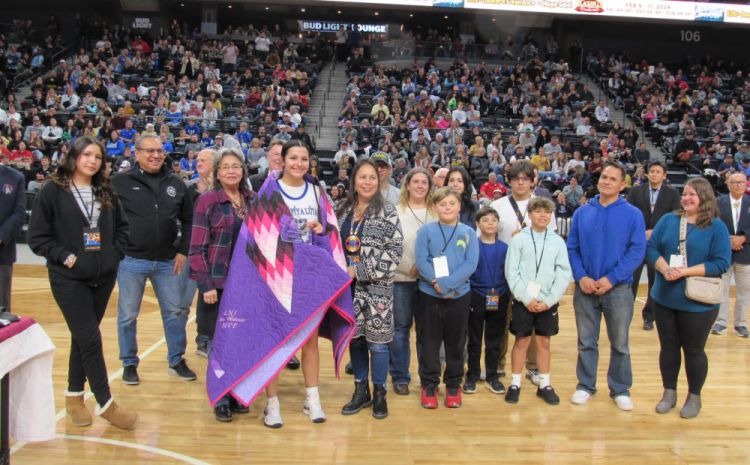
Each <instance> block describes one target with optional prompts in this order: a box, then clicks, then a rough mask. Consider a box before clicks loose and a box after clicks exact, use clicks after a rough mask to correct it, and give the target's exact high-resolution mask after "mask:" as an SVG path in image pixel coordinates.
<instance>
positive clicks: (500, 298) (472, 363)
mask: <svg viewBox="0 0 750 465" xmlns="http://www.w3.org/2000/svg"><path fill="white" fill-rule="evenodd" d="M476 221H477V229H478V230H479V232H480V234H481V236H480V238H479V264H478V265H477V270H476V271H475V272H474V274H473V275H472V276H471V280H470V283H471V311H470V312H469V345H468V352H469V368H468V370H467V371H466V381H465V382H464V388H463V391H464V392H465V393H466V394H474V393H475V392H477V381H479V377H480V374H481V371H480V358H481V357H482V335H483V334H484V366H485V372H486V373H487V375H486V377H485V380H486V382H487V387H488V388H489V390H490V391H492V392H494V393H495V394H503V393H505V386H503V383H502V382H500V376H499V374H498V370H497V367H498V360H499V359H500V346H501V345H502V341H503V337H504V336H505V320H506V317H507V315H508V303H509V301H510V293H509V292H508V283H507V282H506V281H505V255H506V253H507V252H508V244H506V243H505V242H503V241H501V240H500V239H498V237H497V229H498V224H499V222H500V215H499V214H498V213H497V210H495V209H494V208H492V207H482V208H481V209H480V210H479V212H477V215H476Z"/></svg>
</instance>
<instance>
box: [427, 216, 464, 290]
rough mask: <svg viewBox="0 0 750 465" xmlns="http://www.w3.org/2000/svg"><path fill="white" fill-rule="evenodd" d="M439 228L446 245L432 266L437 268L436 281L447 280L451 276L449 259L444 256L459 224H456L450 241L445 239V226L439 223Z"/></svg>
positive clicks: (433, 260)
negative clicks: (439, 279) (438, 279)
mask: <svg viewBox="0 0 750 465" xmlns="http://www.w3.org/2000/svg"><path fill="white" fill-rule="evenodd" d="M438 228H440V235H442V236H443V243H444V245H443V250H441V251H440V255H439V256H437V257H434V258H433V259H432V266H433V267H434V268H435V279H437V278H445V277H446V276H448V275H449V274H450V270H449V269H448V257H446V256H445V255H443V252H445V249H447V248H448V244H450V242H451V240H452V239H453V235H454V234H456V229H458V222H456V224H455V225H454V226H453V232H451V235H450V237H449V238H448V239H446V238H445V233H444V232H443V225H442V224H440V223H438Z"/></svg>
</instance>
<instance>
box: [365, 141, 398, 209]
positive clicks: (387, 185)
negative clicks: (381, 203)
mask: <svg viewBox="0 0 750 465" xmlns="http://www.w3.org/2000/svg"><path fill="white" fill-rule="evenodd" d="M370 159H371V160H372V161H373V162H374V163H375V166H377V168H378V179H379V181H380V187H381V189H380V193H381V194H383V198H384V199H385V200H387V201H389V202H390V203H392V204H393V205H396V204H398V199H399V196H400V195H401V191H399V190H398V188H396V187H395V186H394V185H393V184H391V174H392V173H393V165H392V164H391V157H390V156H388V154H387V153H385V152H375V153H374V154H372V157H370Z"/></svg>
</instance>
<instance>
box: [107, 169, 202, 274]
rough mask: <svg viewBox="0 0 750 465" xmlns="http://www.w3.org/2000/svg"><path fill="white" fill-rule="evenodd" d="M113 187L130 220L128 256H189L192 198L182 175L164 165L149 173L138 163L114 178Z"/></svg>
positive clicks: (163, 258) (166, 258) (150, 258)
mask: <svg viewBox="0 0 750 465" xmlns="http://www.w3.org/2000/svg"><path fill="white" fill-rule="evenodd" d="M112 186H113V187H114V189H115V192H116V193H117V195H118V196H119V197H120V201H121V203H122V206H123V209H124V210H125V214H126V215H127V217H128V222H129V223H130V239H129V240H128V244H127V246H126V247H125V254H126V255H128V256H130V257H134V258H141V259H144V260H171V259H173V258H174V257H175V255H177V254H178V253H180V254H183V255H185V256H187V254H188V249H189V246H190V229H191V228H192V225H193V201H192V198H191V195H190V193H189V192H188V187H187V186H186V185H185V183H184V182H183V180H182V178H180V177H179V176H177V175H176V174H174V173H172V172H169V171H167V170H166V168H165V167H162V169H161V171H159V173H158V174H155V175H150V174H148V173H145V172H144V171H143V170H141V168H140V167H139V166H138V164H137V163H136V164H135V166H134V167H133V169H131V170H130V171H127V172H125V173H119V174H117V175H116V176H115V177H114V178H112ZM178 223H179V226H178ZM178 228H179V230H178ZM178 233H180V235H179V237H178Z"/></svg>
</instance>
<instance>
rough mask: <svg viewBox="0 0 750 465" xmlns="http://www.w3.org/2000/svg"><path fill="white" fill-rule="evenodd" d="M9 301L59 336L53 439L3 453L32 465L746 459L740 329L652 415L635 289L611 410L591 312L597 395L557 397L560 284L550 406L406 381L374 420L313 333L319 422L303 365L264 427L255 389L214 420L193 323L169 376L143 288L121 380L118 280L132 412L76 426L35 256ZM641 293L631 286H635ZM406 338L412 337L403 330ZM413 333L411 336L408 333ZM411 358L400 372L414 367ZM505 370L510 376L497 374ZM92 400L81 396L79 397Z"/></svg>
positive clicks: (748, 411) (563, 328)
mask: <svg viewBox="0 0 750 465" xmlns="http://www.w3.org/2000/svg"><path fill="white" fill-rule="evenodd" d="M14 274H15V277H14V282H13V308H14V310H15V312H16V313H20V314H25V315H29V316H32V317H34V318H35V319H36V320H37V321H38V322H39V323H41V324H42V326H43V327H44V329H45V330H46V331H47V333H48V334H49V335H50V337H51V338H52V340H53V341H54V343H55V345H56V346H57V348H58V351H57V354H56V356H55V365H54V385H55V394H56V395H55V400H56V409H57V411H58V421H57V438H56V439H55V440H53V441H50V442H45V443H29V444H25V443H16V444H14V445H13V451H14V453H13V455H12V459H11V462H12V464H13V465H27V464H28V465H39V464H77V465H85V464H108V465H116V464H180V463H187V464H244V463H248V464H266V463H268V464H270V463H274V464H287V463H300V464H311V463H316V464H317V463H320V464H329V463H330V464H333V463H336V464H348V463H356V464H370V463H372V464H379V465H381V464H428V463H429V464H482V463H486V464H496V463H518V464H524V463H529V464H542V463H544V464H547V463H548V464H583V463H600V464H639V465H643V464H660V465H668V464H708V463H717V464H719V463H721V464H747V463H750V388H749V387H748V386H749V385H750V370H749V369H748V364H749V363H748V362H750V350H749V348H750V345H749V344H750V341H748V340H746V339H741V338H739V337H736V336H735V335H733V334H727V335H724V336H711V337H710V338H709V343H708V349H707V350H708V353H709V365H710V372H709V376H708V380H707V382H706V386H705V388H704V391H703V410H702V412H701V415H700V416H699V417H698V418H696V419H693V420H683V419H681V418H680V417H679V415H678V410H679V407H680V405H681V403H682V401H683V399H684V397H685V396H686V382H685V380H684V370H683V373H682V374H681V378H680V385H679V387H678V389H679V401H678V408H677V409H675V410H674V411H673V412H671V413H669V414H667V415H657V414H656V413H654V406H655V404H656V402H657V401H658V400H659V398H660V396H661V382H660V377H659V369H658V341H657V335H656V332H655V331H653V332H645V331H643V330H642V329H641V319H640V309H641V307H642V305H643V300H642V298H641V297H639V301H638V302H636V309H635V313H636V316H635V318H634V319H633V324H632V327H631V332H630V334H631V343H630V346H631V352H632V363H633V373H634V386H633V390H632V395H633V399H634V402H635V410H634V411H633V412H630V413H627V412H621V411H619V410H618V409H617V408H616V407H615V405H614V403H613V402H612V401H611V400H610V399H609V397H608V395H607V385H606V367H607V363H608V360H609V346H608V343H607V342H606V333H605V332H604V325H603V324H602V327H603V328H602V337H601V339H600V340H601V341H602V343H601V345H600V347H601V349H602V350H601V354H600V362H599V378H598V386H599V389H600V391H599V394H598V395H597V396H595V397H594V398H593V399H592V400H591V401H590V402H589V404H587V405H584V406H575V405H572V404H571V403H570V401H569V399H570V396H571V394H572V393H573V391H574V390H575V384H576V378H575V362H576V330H575V322H574V318H573V314H572V306H571V300H572V299H571V296H570V294H569V293H568V295H566V297H565V299H564V301H563V305H561V308H560V315H561V319H560V334H559V335H558V336H555V337H553V339H552V350H553V359H552V383H553V385H554V387H555V388H556V390H557V392H558V393H559V395H560V397H561V404H560V405H558V406H548V405H546V404H544V403H543V402H542V401H541V400H540V399H538V398H537V397H536V395H535V387H534V386H532V385H531V383H530V382H529V381H528V380H524V384H523V387H522V391H521V401H520V403H519V404H517V405H516V406H511V405H509V404H506V403H505V401H504V400H503V397H502V396H499V395H495V394H492V393H491V392H490V391H489V390H487V389H486V388H485V386H484V385H483V384H482V383H480V385H479V389H478V392H477V393H476V394H474V395H464V406H463V407H462V408H460V409H455V410H452V409H446V408H445V407H444V406H443V404H442V397H441V404H440V407H439V408H438V409H437V410H424V409H422V408H421V407H420V405H419V395H418V392H417V391H418V388H417V385H416V384H415V383H412V393H411V395H409V396H408V397H402V396H397V395H395V394H393V393H389V395H388V405H389V410H390V416H389V417H388V418H387V419H385V420H375V419H374V418H372V416H371V415H370V412H369V411H366V410H365V411H362V412H360V413H359V414H357V415H354V416H349V417H344V416H342V415H341V414H340V409H341V406H342V405H343V404H344V403H346V402H347V401H348V400H349V397H350V395H351V392H352V389H353V381H352V378H351V377H350V376H347V375H345V374H343V369H342V379H341V380H336V379H335V377H334V375H333V368H332V366H333V363H332V357H331V348H330V343H328V342H327V341H322V340H321V344H320V345H321V382H320V391H321V397H322V401H323V407H324V409H325V411H326V413H327V415H328V421H327V422H325V423H323V424H312V423H310V422H309V420H308V419H307V417H306V416H304V415H303V414H302V401H303V398H304V383H303V379H302V373H301V371H293V372H292V371H288V370H287V371H284V372H283V373H282V376H281V382H280V386H281V389H280V399H281V406H282V415H283V418H284V427H283V428H281V429H280V430H272V429H268V428H265V427H264V426H263V425H262V410H263V406H264V404H265V399H264V397H263V396H261V398H260V400H259V401H258V404H257V405H255V406H253V408H251V411H250V413H249V414H246V415H239V416H235V420H234V421H233V422H231V423H219V422H217V421H216V420H214V418H213V412H212V409H211V408H210V407H209V405H208V402H207V400H206V394H205V388H204V381H205V370H206V360H205V359H203V358H200V357H198V356H196V355H194V350H195V344H194V342H193V340H194V337H195V323H194V322H193V320H192V317H193V316H194V310H193V311H192V312H191V322H190V323H189V325H188V353H187V355H186V358H187V360H188V363H189V365H190V366H191V367H192V368H193V369H194V370H195V371H196V372H197V373H198V376H199V378H198V381H197V382H183V381H179V380H177V379H176V378H174V377H171V376H169V375H168V374H167V364H166V345H165V343H164V339H163V330H162V323H161V318H160V315H159V311H158V306H157V304H156V300H155V298H154V296H153V292H152V291H151V289H150V288H149V289H148V291H147V295H146V297H145V298H144V302H143V307H142V311H141V316H140V318H139V320H138V323H139V324H138V341H139V350H140V352H141V357H142V361H141V364H140V369H139V373H140V376H141V384H140V386H125V385H124V384H123V383H122V379H121V377H122V370H121V369H120V364H119V361H118V358H117V354H118V348H117V332H116V315H117V306H116V302H117V291H116V290H115V292H114V293H113V295H112V298H111V300H110V305H109V308H108V311H107V315H106V316H105V319H104V321H103V322H102V333H103V338H104V349H105V354H106V359H107V366H108V369H109V374H110V380H111V386H112V392H113V394H114V396H115V398H116V400H117V402H119V403H120V404H122V405H123V406H126V407H127V408H129V409H133V410H136V411H137V412H138V413H139V415H140V420H139V424H138V426H137V428H136V430H135V431H134V432H124V431H120V430H118V429H116V428H114V427H108V425H107V424H106V422H105V421H104V420H101V419H99V418H95V419H94V424H93V425H92V426H90V427H87V428H79V427H76V426H74V425H73V424H72V423H71V422H70V421H69V420H68V419H67V418H65V416H64V403H63V402H64V400H63V395H62V394H63V390H64V389H65V388H66V373H67V356H68V349H69V345H70V341H69V336H68V331H67V328H66V326H65V323H64V321H63V318H62V316H61V314H60V313H59V310H58V309H57V306H56V305H55V303H54V300H53V299H52V295H51V293H50V291H49V284H48V280H47V274H46V269H45V268H43V267H42V266H34V265H19V266H16V267H15V271H14ZM644 294H645V286H642V289H641V292H640V295H641V296H642V295H644ZM412 341H413V335H412ZM412 344H413V342H412ZM415 372H416V358H413V360H412V373H413V376H414V377H415V378H416V375H415ZM503 381H504V382H505V383H506V384H508V383H509V378H508V377H506V378H504V379H503ZM86 404H87V406H88V407H89V409H90V410H93V408H94V400H93V398H89V399H88V400H87V402H86Z"/></svg>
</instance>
